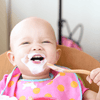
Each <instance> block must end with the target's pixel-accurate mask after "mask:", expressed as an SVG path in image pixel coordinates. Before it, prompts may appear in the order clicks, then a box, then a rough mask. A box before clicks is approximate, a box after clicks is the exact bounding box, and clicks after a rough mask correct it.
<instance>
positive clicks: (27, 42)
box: [22, 42, 30, 45]
mask: <svg viewBox="0 0 100 100" xmlns="http://www.w3.org/2000/svg"><path fill="white" fill-rule="evenodd" d="M24 44H30V42H23V43H22V45H24Z"/></svg>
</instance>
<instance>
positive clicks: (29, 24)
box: [10, 17, 55, 46]
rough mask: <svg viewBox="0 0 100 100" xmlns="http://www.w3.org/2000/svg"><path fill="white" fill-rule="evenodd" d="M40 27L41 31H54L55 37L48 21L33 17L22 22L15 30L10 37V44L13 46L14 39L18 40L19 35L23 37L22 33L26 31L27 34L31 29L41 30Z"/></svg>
mask: <svg viewBox="0 0 100 100" xmlns="http://www.w3.org/2000/svg"><path fill="white" fill-rule="evenodd" d="M39 27H40V28H41V29H48V30H50V31H52V35H53V36H54V37H55V33H54V30H53V28H52V26H51V25H50V24H49V23H48V22H47V21H45V20H43V19H40V18H34V17H31V18H27V19H25V20H22V21H21V22H19V23H18V24H17V25H16V26H15V27H14V28H13V30H12V32H11V35H10V42H11V43H10V44H11V45H12V44H13V41H15V39H14V38H17V36H18V35H21V34H22V33H24V32H26V31H27V32H28V31H30V29H31V28H32V29H34V28H37V29H39ZM23 31H24V32H23ZM11 45H10V46H11Z"/></svg>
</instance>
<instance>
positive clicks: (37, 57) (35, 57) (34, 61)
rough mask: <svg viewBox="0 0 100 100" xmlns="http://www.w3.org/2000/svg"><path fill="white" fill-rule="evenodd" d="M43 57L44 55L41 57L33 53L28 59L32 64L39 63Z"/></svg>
mask: <svg viewBox="0 0 100 100" xmlns="http://www.w3.org/2000/svg"><path fill="white" fill-rule="evenodd" d="M44 59H45V57H43V56H42V55H40V54H36V55H34V56H33V57H32V58H31V59H30V60H31V61H32V62H33V63H34V64H40V63H41V62H42V61H43V60H44Z"/></svg>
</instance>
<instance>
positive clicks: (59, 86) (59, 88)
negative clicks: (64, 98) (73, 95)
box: [57, 85, 65, 92]
mask: <svg viewBox="0 0 100 100" xmlns="http://www.w3.org/2000/svg"><path fill="white" fill-rule="evenodd" d="M57 89H58V90H59V91H61V92H63V91H64V89H65V88H64V86H63V85H58V86H57Z"/></svg>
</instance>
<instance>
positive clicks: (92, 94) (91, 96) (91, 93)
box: [83, 90, 97, 100]
mask: <svg viewBox="0 0 100 100" xmlns="http://www.w3.org/2000/svg"><path fill="white" fill-rule="evenodd" d="M96 96H97V93H96V92H94V91H92V90H87V91H86V92H85V93H84V94H83V98H84V99H83V100H90V99H91V100H95V99H96Z"/></svg>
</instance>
